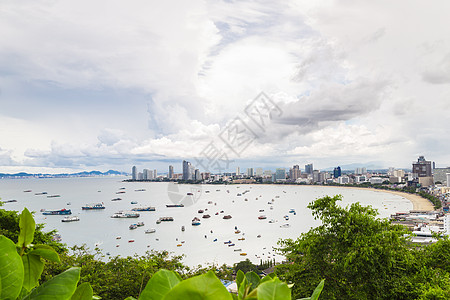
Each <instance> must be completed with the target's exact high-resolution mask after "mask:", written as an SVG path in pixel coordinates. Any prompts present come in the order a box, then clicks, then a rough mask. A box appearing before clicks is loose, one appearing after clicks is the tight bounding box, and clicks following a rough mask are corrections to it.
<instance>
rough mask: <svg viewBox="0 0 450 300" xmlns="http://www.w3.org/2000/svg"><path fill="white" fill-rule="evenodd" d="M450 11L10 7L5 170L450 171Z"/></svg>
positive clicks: (249, 4)
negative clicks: (187, 165)
mask: <svg viewBox="0 0 450 300" xmlns="http://www.w3.org/2000/svg"><path fill="white" fill-rule="evenodd" d="M278 2H280V3H278ZM281 2H283V4H281ZM449 11H450V2H449V1H447V0H441V1H439V0H437V1H433V2H431V3H430V2H427V1H413V0H398V1H388V0H386V1H370V0H367V1H361V0H358V1H356V0H340V1H331V0H315V1H306V0H305V1H300V0H297V1H290V2H288V1H245V0H244V1H231V0H228V1H197V0H191V1H139V0H136V1H113V0H103V1H101V0H99V1H85V0H79V1H57V0H32V1H31V0H24V1H1V2H0V37H1V38H0V173H1V172H15V171H28V172H62V171H80V170H101V171H106V170H108V169H116V170H121V171H130V169H131V166H132V165H137V166H138V167H139V168H143V167H148V168H157V169H159V170H161V172H165V171H166V169H167V165H168V164H173V165H174V166H175V171H181V161H182V159H184V158H186V159H188V160H191V161H192V162H193V163H194V164H196V161H197V160H196V159H195V158H197V159H202V158H203V159H202V160H201V161H202V162H203V163H204V164H205V165H206V166H208V168H211V166H212V164H213V163H216V165H217V164H218V163H219V162H220V163H221V166H222V167H223V168H226V166H225V165H224V163H225V162H226V164H228V169H230V170H234V169H235V168H236V166H240V167H241V169H243V168H246V167H250V166H252V167H267V168H269V167H271V168H274V167H279V166H283V167H289V166H291V165H293V164H299V165H301V166H302V167H303V165H304V164H305V163H310V162H312V163H314V166H315V167H316V168H326V167H332V166H337V165H345V164H351V163H363V164H368V165H370V164H373V165H377V166H380V167H390V166H394V167H399V168H405V167H406V168H410V167H411V162H412V161H413V160H416V159H417V156H418V155H425V157H426V158H427V159H429V160H433V161H435V162H436V164H437V166H438V167H445V166H448V165H450V151H449V149H450V135H449V124H450V19H449V17H448V12H449ZM261 92H264V93H265V94H264V95H267V97H262V98H261V97H259V98H258V95H260V96H261V94H260V93H261ZM267 99H269V100H267ZM258 101H259V102H258ZM261 101H265V102H261ZM263 103H265V104H266V106H264V105H263V106H261V105H262V104H263ZM267 103H269V104H270V105H269V106H270V109H268V110H267V114H263V113H262V112H263V110H262V109H260V110H259V111H260V112H261V115H260V118H258V117H255V115H254V114H253V118H252V117H251V116H252V114H250V113H249V112H251V111H252V109H253V108H254V106H255V105H260V108H261V107H262V108H264V107H266V108H267V107H268V105H267ZM269 112H270V114H269ZM258 120H263V121H264V122H263V123H260V124H259V126H258V124H257V122H256V121H258ZM236 124H237V125H238V126H236ZM235 129H236V130H235ZM245 129H247V133H246V132H244V131H245ZM233 132H234V133H235V136H234V138H235V139H234V140H231V138H232V134H233ZM246 134H247V135H246ZM239 135H240V136H239ZM224 137H225V138H224ZM227 139H228V142H230V141H234V144H233V143H232V145H231V146H230V143H228V144H227V143H226V140H227ZM236 141H239V143H237V142H236ZM212 150H216V152H214V151H212ZM213 153H220V157H219V156H218V155H215V154H214V155H213ZM218 158H221V159H222V160H219V159H218ZM224 158H226V159H225V160H224ZM233 161H234V162H233ZM206 162H208V163H209V164H208V163H206ZM197 165H198V163H197Z"/></svg>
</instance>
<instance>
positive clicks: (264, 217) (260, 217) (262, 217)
mask: <svg viewBox="0 0 450 300" xmlns="http://www.w3.org/2000/svg"><path fill="white" fill-rule="evenodd" d="M258 219H259V220H265V219H267V217H266V216H265V215H261V216H259V217H258Z"/></svg>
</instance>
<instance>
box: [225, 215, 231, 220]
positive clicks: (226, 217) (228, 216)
mask: <svg viewBox="0 0 450 300" xmlns="http://www.w3.org/2000/svg"><path fill="white" fill-rule="evenodd" d="M223 219H225V220H228V219H231V215H226V216H223Z"/></svg>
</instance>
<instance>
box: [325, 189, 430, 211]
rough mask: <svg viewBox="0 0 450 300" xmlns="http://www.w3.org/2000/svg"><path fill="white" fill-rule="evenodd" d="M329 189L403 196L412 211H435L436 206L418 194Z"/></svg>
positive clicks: (379, 190)
mask: <svg viewBox="0 0 450 300" xmlns="http://www.w3.org/2000/svg"><path fill="white" fill-rule="evenodd" d="M322 186H326V185H322ZM329 187H342V188H346V189H357V190H369V191H375V192H382V193H390V194H393V195H397V196H401V197H403V198H405V199H407V200H409V201H410V202H411V203H412V205H413V209H412V210H423V211H434V205H433V203H431V201H430V200H428V199H425V198H423V197H421V196H419V195H416V194H409V193H404V192H399V191H390V190H383V189H374V188H363V187H354V186H329Z"/></svg>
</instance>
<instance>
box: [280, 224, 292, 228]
mask: <svg viewBox="0 0 450 300" xmlns="http://www.w3.org/2000/svg"><path fill="white" fill-rule="evenodd" d="M289 227H291V225H289V224H283V225H280V228H289Z"/></svg>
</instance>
